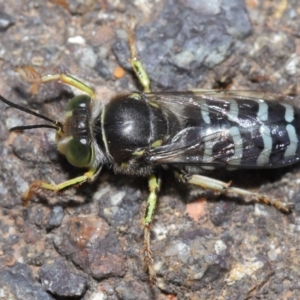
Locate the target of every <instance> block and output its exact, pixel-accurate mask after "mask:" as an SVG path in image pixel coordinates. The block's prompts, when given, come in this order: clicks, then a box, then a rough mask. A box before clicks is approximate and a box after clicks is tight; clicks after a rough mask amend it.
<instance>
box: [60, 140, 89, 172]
mask: <svg viewBox="0 0 300 300" xmlns="http://www.w3.org/2000/svg"><path fill="white" fill-rule="evenodd" d="M65 155H66V158H67V160H68V161H69V163H70V164H72V165H73V166H75V167H78V168H88V167H89V166H90V164H91V161H92V147H91V145H90V143H89V142H88V140H87V139H85V138H81V139H74V138H72V139H71V140H70V141H69V142H68V143H67V145H66V152H65Z"/></svg>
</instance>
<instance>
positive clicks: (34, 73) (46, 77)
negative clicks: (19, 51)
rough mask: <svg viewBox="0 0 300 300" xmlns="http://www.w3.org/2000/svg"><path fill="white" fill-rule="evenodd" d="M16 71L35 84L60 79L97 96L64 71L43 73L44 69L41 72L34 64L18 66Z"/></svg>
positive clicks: (93, 96) (91, 95)
mask: <svg viewBox="0 0 300 300" xmlns="http://www.w3.org/2000/svg"><path fill="white" fill-rule="evenodd" d="M15 71H16V72H17V73H19V74H20V75H21V76H22V77H24V78H25V79H26V80H27V81H28V82H31V83H33V85H38V84H41V83H45V82H49V81H60V82H62V83H64V84H67V85H71V86H74V87H76V88H77V89H79V90H81V91H83V92H85V93H87V94H88V95H89V96H90V97H91V98H92V99H93V98H95V92H94V91H93V89H92V88H90V87H89V86H87V85H86V84H84V83H83V82H81V81H80V80H78V79H76V78H74V77H72V76H71V75H68V74H66V73H64V72H57V73H56V72H53V74H51V73H50V74H42V71H41V72H39V71H38V70H37V68H34V67H32V66H23V67H17V68H15Z"/></svg>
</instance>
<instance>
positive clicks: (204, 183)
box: [180, 175, 290, 212]
mask: <svg viewBox="0 0 300 300" xmlns="http://www.w3.org/2000/svg"><path fill="white" fill-rule="evenodd" d="M180 178H181V179H183V180H184V181H185V182H187V183H190V184H195V185H198V186H201V187H202V188H204V189H209V190H212V191H214V192H218V193H223V194H226V195H228V196H242V197H243V199H244V200H245V201H246V202H251V201H255V202H258V203H265V204H268V205H272V206H274V207H276V208H277V209H279V210H281V211H284V212H289V211H290V205H289V204H287V203H283V202H281V201H280V200H276V199H272V198H269V197H268V196H266V195H263V194H259V193H252V192H250V191H247V190H243V189H239V188H235V187H231V186H230V184H231V182H230V183H225V182H222V181H219V180H216V179H213V178H209V177H206V176H201V175H180Z"/></svg>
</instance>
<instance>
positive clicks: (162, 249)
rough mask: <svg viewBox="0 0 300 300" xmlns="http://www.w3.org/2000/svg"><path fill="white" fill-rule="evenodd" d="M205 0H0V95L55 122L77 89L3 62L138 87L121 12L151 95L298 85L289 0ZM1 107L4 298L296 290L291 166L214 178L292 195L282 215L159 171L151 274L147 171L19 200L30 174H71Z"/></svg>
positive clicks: (257, 294) (50, 135)
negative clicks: (145, 253) (144, 223)
mask: <svg viewBox="0 0 300 300" xmlns="http://www.w3.org/2000/svg"><path fill="white" fill-rule="evenodd" d="M206 2H208V1H193V0H188V1H183V0H179V1H176V0H165V1H156V0H150V1H142V0H139V1H118V0H115V1H109V0H102V1H93V0H86V1H80V0H74V1H67V0H55V1H54V0H53V1H29V0H22V1H20V0H12V1H9V2H8V1H7V3H5V4H4V3H1V1H0V41H1V46H0V73H1V76H0V94H1V95H3V96H4V97H6V98H8V99H9V100H11V101H13V102H15V103H18V104H20V105H23V106H26V107H28V108H30V109H34V110H36V111H39V112H40V113H42V114H45V115H47V116H48V117H50V118H53V119H57V118H59V117H60V116H63V111H64V108H65V106H66V103H67V101H68V99H70V98H71V97H72V96H73V95H74V94H77V93H78V91H75V90H73V89H71V88H69V87H66V86H63V85H61V84H59V83H57V82H56V83H49V84H45V85H42V86H39V87H38V89H35V88H33V87H32V86H31V85H30V84H29V83H27V82H24V80H23V79H22V78H21V77H20V75H19V74H17V73H16V72H14V68H15V67H17V66H20V65H35V66H38V67H44V68H45V70H46V71H47V70H64V71H66V72H68V73H70V74H72V75H73V76H75V77H77V78H80V79H81V80H82V81H84V82H85V83H86V84H88V85H90V86H91V87H93V88H94V89H95V91H96V93H97V95H98V98H99V100H100V101H103V103H105V102H107V101H109V99H110V97H112V95H114V94H116V93H122V92H123V93H124V92H127V91H134V90H139V89H140V86H139V84H138V82H137V80H136V79H135V78H134V76H133V74H132V72H131V68H130V64H129V63H128V58H129V56H130V54H129V48H128V44H127V30H126V28H127V25H128V21H129V19H130V16H132V15H133V16H135V18H136V20H137V22H138V26H137V29H136V36H137V48H138V52H139V56H140V58H141V60H142V61H143V62H144V65H145V68H146V69H147V71H148V72H149V76H150V79H151V81H152V89H153V90H155V91H162V90H186V89H189V88H195V87H196V88H212V87H221V88H230V89H238V90H263V91H270V92H275V93H282V94H294V93H295V94H297V93H298V86H299V84H298V77H299V74H300V58H299V51H300V50H299V49H300V47H299V46H300V40H299V32H300V21H299V19H300V18H299V15H300V11H299V7H300V1H299V0H294V1H293V0H291V1H287V0H281V1H256V0H248V1H246V3H244V2H243V1H221V0H214V1H210V2H209V4H208V3H206ZM124 70H125V72H124ZM294 101H295V104H296V105H298V104H297V102H298V99H297V97H296V98H295V100H294ZM0 111H1V118H0V151H1V156H0V166H1V172H0V178H1V180H0V208H1V209H0V233H1V234H0V298H1V299H22V300H24V299H32V300H35V299H37V300H42V299H85V300H87V299H91V300H93V299H94V300H96V299H97V300H98V299H300V276H299V275H300V274H299V269H300V253H299V252H300V251H299V230H300V229H299V224H300V218H299V217H300V193H299V187H298V183H299V182H300V170H299V166H297V165H296V166H294V167H290V168H287V169H281V170H272V171H239V172H231V173H230V174H216V176H219V177H221V178H223V179H225V180H228V181H229V180H232V181H233V184H234V185H235V186H238V187H243V188H247V189H251V190H255V191H258V190H259V191H260V192H264V193H266V194H268V195H270V196H272V197H277V198H281V199H282V201H285V202H291V203H293V204H294V209H293V210H292V212H291V213H290V214H283V213H281V212H279V211H277V210H276V209H274V208H272V207H267V206H264V205H259V204H245V203H243V201H242V200H241V199H229V198H225V197H223V196H220V197H214V196H213V195H211V193H209V194H205V195H204V196H203V195H201V196H199V191H195V190H194V189H189V188H186V187H184V186H181V185H179V184H177V182H176V181H175V179H174V178H173V177H172V176H171V175H170V174H168V173H167V174H166V175H165V176H164V184H163V188H162V191H161V193H160V198H159V205H158V209H157V213H156V215H155V223H154V225H153V228H152V233H153V234H152V237H151V240H152V250H153V257H154V267H155V270H156V272H157V276H158V281H157V284H156V285H150V284H149V281H148V276H147V274H146V273H145V270H144V267H143V261H142V255H141V251H142V248H143V231H142V227H141V220H142V217H143V214H144V209H145V199H146V198H147V195H148V189H147V180H146V179H144V178H131V177H126V176H116V175H114V174H113V173H112V172H110V170H109V168H106V169H104V170H103V172H102V173H101V174H100V176H99V178H98V179H97V180H96V181H95V182H93V183H92V184H84V185H82V186H81V187H79V188H71V189H68V190H67V191H65V192H64V193H60V194H57V195H53V196H49V197H46V198H45V197H44V198H38V197H36V198H34V199H33V200H32V201H31V202H30V203H29V205H28V206H27V207H23V206H22V205H21V195H22V193H23V192H25V191H26V189H27V187H28V184H29V183H31V182H33V181H34V180H37V179H43V180H45V181H48V182H52V183H53V182H55V183H60V182H63V181H65V180H67V179H69V178H73V177H75V176H78V175H80V174H81V172H82V171H81V170H78V169H76V168H73V167H71V166H70V165H69V164H68V163H67V162H66V161H65V159H64V157H62V156H60V155H59V154H58V153H57V151H56V147H55V142H54V135H55V133H54V131H53V130H51V129H37V130H30V131H26V132H24V133H23V134H22V133H16V132H13V133H9V131H8V129H9V128H11V127H13V126H19V125H22V124H23V125H24V124H36V123H37V122H38V123H40V121H37V120H36V118H34V117H33V116H30V115H27V114H25V113H23V112H21V111H18V110H16V109H13V108H8V107H7V105H5V104H4V103H2V102H1V103H0ZM191 200H194V201H191Z"/></svg>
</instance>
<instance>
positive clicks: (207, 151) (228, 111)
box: [189, 99, 300, 168]
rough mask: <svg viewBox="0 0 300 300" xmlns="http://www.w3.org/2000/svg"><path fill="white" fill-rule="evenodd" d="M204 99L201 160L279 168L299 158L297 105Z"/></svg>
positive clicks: (260, 101) (299, 134)
mask: <svg viewBox="0 0 300 300" xmlns="http://www.w3.org/2000/svg"><path fill="white" fill-rule="evenodd" d="M205 102H206V103H205V104H203V105H200V112H201V118H199V119H198V120H201V121H200V123H199V124H198V126H200V127H202V128H200V132H201V136H202V138H203V141H204V145H203V147H204V152H203V161H202V163H207V164H210V163H212V164H223V163H224V164H227V165H229V166H240V167H252V168H253V167H254V168H255V167H281V166H285V165H289V164H292V163H294V162H296V161H297V160H298V159H299V156H300V147H299V145H300V142H299V139H300V110H299V109H298V108H295V107H293V106H292V105H291V104H289V103H283V102H277V101H265V100H262V99H255V100H230V101H219V100H206V101H205ZM203 116H204V117H203ZM194 120H195V119H194ZM190 125H192V124H191V123H190V124H189V126H190ZM195 125H196V124H195ZM198 128H199V127H198Z"/></svg>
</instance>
